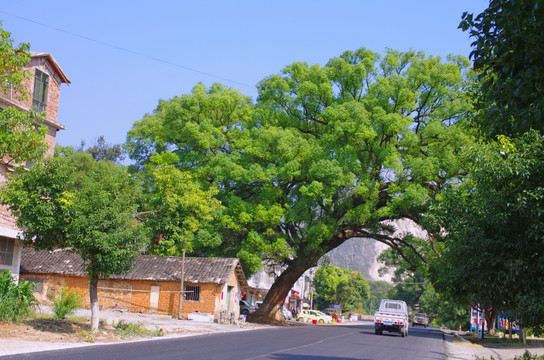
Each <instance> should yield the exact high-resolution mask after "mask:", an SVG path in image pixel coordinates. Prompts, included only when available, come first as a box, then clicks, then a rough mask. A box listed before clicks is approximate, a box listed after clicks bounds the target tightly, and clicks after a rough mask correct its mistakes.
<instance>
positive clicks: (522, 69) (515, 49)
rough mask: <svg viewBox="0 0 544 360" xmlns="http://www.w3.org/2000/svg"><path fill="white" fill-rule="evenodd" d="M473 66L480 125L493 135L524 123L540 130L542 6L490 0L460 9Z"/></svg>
mask: <svg viewBox="0 0 544 360" xmlns="http://www.w3.org/2000/svg"><path fill="white" fill-rule="evenodd" d="M459 27H460V28H462V29H463V30H465V31H466V30H469V33H470V35H471V37H473V38H474V42H473V43H472V46H473V51H472V53H471V57H472V58H473V59H474V68H475V69H476V71H477V72H478V73H479V79H480V82H481V84H480V86H479V88H478V92H477V93H475V95H476V96H477V97H478V99H479V104H478V106H479V108H480V109H481V110H482V112H481V114H480V116H479V117H478V118H476V119H475V122H476V124H477V125H478V126H479V128H480V130H481V131H482V132H483V133H484V134H486V135H489V136H490V138H494V136H496V135H500V134H505V135H510V136H515V135H517V134H522V133H524V132H526V131H528V130H529V129H536V130H540V131H541V132H542V131H544V99H543V97H542V90H543V89H544V78H543V77H542V73H543V72H544V65H543V63H542V58H543V56H544V48H543V47H542V45H541V44H542V38H543V36H544V6H542V3H541V1H540V0H491V1H490V2H489V7H488V8H487V9H486V10H485V11H484V12H482V13H481V14H479V15H477V16H474V15H473V14H468V13H465V14H464V15H463V21H462V22H461V24H460V26H459Z"/></svg>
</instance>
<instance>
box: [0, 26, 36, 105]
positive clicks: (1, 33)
mask: <svg viewBox="0 0 544 360" xmlns="http://www.w3.org/2000/svg"><path fill="white" fill-rule="evenodd" d="M1 26H2V23H1V22H0V74H1V75H0V77H1V81H0V91H2V92H5V93H9V92H10V91H12V90H13V91H14V93H15V95H16V96H18V97H21V98H27V96H28V93H27V89H25V86H24V85H23V82H24V81H25V80H27V79H30V77H31V74H30V72H29V71H28V70H26V69H24V66H25V65H26V64H27V63H28V62H29V61H30V53H29V50H30V44H28V43H21V44H19V45H17V46H14V44H13V39H12V38H11V33H9V32H8V31H5V30H4V29H3V28H2V27H1Z"/></svg>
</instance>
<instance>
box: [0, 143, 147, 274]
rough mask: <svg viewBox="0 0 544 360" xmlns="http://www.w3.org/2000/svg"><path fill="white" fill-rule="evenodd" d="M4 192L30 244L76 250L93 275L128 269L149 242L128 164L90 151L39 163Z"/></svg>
mask: <svg viewBox="0 0 544 360" xmlns="http://www.w3.org/2000/svg"><path fill="white" fill-rule="evenodd" d="M2 194H3V197H2V201H3V203H4V204H7V205H9V207H10V210H11V211H12V212H13V214H14V215H15V216H16V217H17V219H18V220H17V221H18V222H17V223H18V225H19V226H21V227H22V228H24V229H25V230H24V232H23V237H24V239H25V241H26V242H27V243H32V244H33V247H34V248H35V249H37V250H40V249H48V250H50V249H53V248H57V247H58V248H70V249H72V251H74V252H75V253H77V254H79V255H80V256H81V258H82V259H83V261H84V263H85V269H86V271H87V273H88V274H89V276H91V277H93V276H99V277H104V278H107V277H109V276H110V275H111V274H121V273H124V272H127V271H129V270H130V269H131V267H132V264H133V259H134V257H135V256H136V255H137V254H138V253H139V251H140V248H141V246H142V245H143V244H144V243H145V233H144V231H143V227H142V225H141V224H139V223H138V222H136V221H135V219H134V217H135V215H136V212H137V200H138V196H139V193H138V187H137V186H135V184H134V182H133V181H132V179H131V178H130V176H129V174H128V173H127V172H126V170H125V169H124V168H123V167H120V166H117V165H115V164H113V163H111V162H107V161H95V160H94V159H93V158H92V157H91V156H90V155H89V154H85V153H82V152H74V153H73V154H72V155H71V156H69V157H64V156H57V157H55V158H53V159H47V160H45V161H43V162H41V163H39V164H36V165H35V166H33V167H32V169H31V170H30V171H28V172H21V173H20V174H19V176H18V177H17V178H16V179H13V180H12V181H10V182H9V183H8V184H7V186H6V187H5V188H4V189H2Z"/></svg>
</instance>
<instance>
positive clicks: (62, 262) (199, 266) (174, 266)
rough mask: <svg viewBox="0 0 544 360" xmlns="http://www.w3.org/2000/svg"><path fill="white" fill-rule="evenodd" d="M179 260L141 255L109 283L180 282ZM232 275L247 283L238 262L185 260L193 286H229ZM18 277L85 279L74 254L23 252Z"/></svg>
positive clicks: (29, 249) (79, 259)
mask: <svg viewBox="0 0 544 360" xmlns="http://www.w3.org/2000/svg"><path fill="white" fill-rule="evenodd" d="M181 260H182V258H181V257H176V256H152V255H140V256H137V257H136V262H135V266H134V269H133V270H132V271H131V272H130V273H128V274H125V275H112V276H111V277H110V279H126V280H157V281H159V280H163V281H164V280H178V281H179V280H180V276H181ZM233 272H235V274H236V276H237V277H238V280H239V281H240V284H241V285H242V286H244V287H245V286H247V280H246V278H245V275H244V272H243V271H242V267H241V265H240V260H238V259H237V258H204V257H186V258H185V276H184V280H185V281H187V282H192V283H215V284H223V283H226V282H228V280H229V278H230V276H231V274H232V273H233ZM21 274H62V275H74V276H87V274H86V272H85V271H84V269H83V261H82V260H81V257H80V256H79V255H77V254H74V253H71V252H69V251H64V250H55V251H45V250H44V251H34V249H32V248H24V249H23V253H22V255H21Z"/></svg>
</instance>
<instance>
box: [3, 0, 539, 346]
mask: <svg viewBox="0 0 544 360" xmlns="http://www.w3.org/2000/svg"><path fill="white" fill-rule="evenodd" d="M460 21H461V23H460V25H459V27H460V28H461V29H462V30H463V31H466V34H467V36H470V37H471V38H472V39H473V41H474V42H473V44H472V46H473V51H472V53H471V57H470V59H467V58H464V57H462V56H450V57H448V58H446V59H441V58H437V57H434V56H429V55H426V54H423V53H421V52H417V51H407V52H401V51H395V50H391V49H388V50H386V51H385V52H384V53H383V54H378V53H375V52H373V51H370V50H368V49H366V48H364V47H361V48H358V49H355V50H347V51H345V52H343V53H341V54H338V55H337V56H334V57H332V58H331V59H330V60H329V61H328V62H327V63H326V64H324V65H309V64H307V63H305V62H294V63H292V64H291V65H288V66H286V67H285V68H283V69H281V70H280V71H279V73H277V74H271V75H270V76H267V77H266V78H264V79H263V80H262V81H261V82H260V83H259V84H258V93H259V95H258V97H257V99H256V100H255V101H253V100H252V99H250V98H249V97H247V96H245V95H243V94H242V93H241V92H240V91H238V90H236V89H233V88H230V87H227V86H224V85H222V84H213V85H211V86H210V87H206V86H204V85H203V84H197V85H196V86H195V87H194V88H193V90H192V92H191V93H189V94H181V95H179V96H173V97H172V98H171V99H169V100H161V101H160V102H159V105H158V106H157V107H156V108H155V109H154V110H152V111H150V113H148V114H147V115H145V116H144V117H143V118H142V119H141V120H139V121H135V123H134V125H133V127H132V128H131V129H130V130H129V132H128V134H127V142H126V144H124V146H123V149H124V151H126V154H127V155H128V157H129V158H130V160H131V161H132V164H131V165H130V166H128V167H126V166H123V165H120V164H119V161H118V160H119V159H121V158H122V156H124V153H123V150H122V149H121V147H119V146H117V145H113V146H110V145H108V144H106V143H105V140H104V139H103V138H101V139H99V143H98V144H97V145H96V146H92V147H90V148H88V149H87V150H85V149H84V148H83V146H82V148H81V149H77V150H75V149H72V148H61V147H58V148H57V151H56V155H55V157H54V158H53V159H47V160H44V161H38V162H37V163H36V164H35V165H33V166H32V167H31V168H30V169H29V171H22V170H23V169H19V176H18V177H16V178H15V177H14V178H12V179H10V181H8V183H7V185H6V186H5V187H3V188H2V189H1V202H2V203H3V204H5V205H7V206H9V207H10V209H11V211H12V212H13V213H14V214H15V215H16V216H17V217H18V225H19V226H20V227H21V228H23V229H25V231H24V238H25V240H26V242H27V244H29V243H33V245H34V247H35V248H36V249H52V248H56V247H61V248H65V247H70V248H72V249H73V251H74V252H76V253H78V254H79V255H80V256H81V257H82V259H84V260H85V262H86V264H87V268H86V271H87V273H88V275H89V277H90V279H91V282H90V288H89V297H90V301H91V304H92V309H93V321H92V327H91V330H92V331H98V328H99V326H98V319H99V317H98V298H97V290H96V285H97V281H98V278H99V277H102V278H107V277H108V276H110V275H112V274H121V273H124V272H128V271H130V269H131V266H132V264H133V259H134V257H135V256H136V255H137V254H138V253H140V252H141V251H142V249H145V251H146V252H147V253H151V254H155V255H181V254H187V255H198V256H229V257H230V256H233V257H238V258H240V259H241V262H242V264H243V267H244V271H245V274H246V276H250V275H251V274H252V273H254V272H255V271H257V270H258V269H259V268H260V267H261V266H262V264H263V262H265V261H269V262H272V263H274V264H277V265H279V267H281V269H282V272H281V274H279V276H278V277H277V279H276V281H275V283H274V284H273V285H272V287H271V288H270V290H269V292H268V295H267V297H266V298H265V300H264V303H263V304H262V305H261V306H260V308H259V309H258V310H257V311H256V312H255V313H253V314H252V315H250V317H249V320H258V321H265V322H274V321H278V320H279V317H280V314H281V311H277V310H278V309H279V308H280V307H281V306H282V305H283V302H284V300H285V298H286V296H287V295H288V293H289V291H290V290H291V288H292V286H293V284H294V283H295V282H296V280H297V279H298V278H299V277H300V276H301V275H302V274H304V272H305V271H306V270H308V269H309V268H312V267H314V266H316V265H318V263H319V261H320V259H322V258H323V256H324V255H325V254H326V253H327V252H329V251H331V250H332V249H334V248H336V247H338V246H340V245H341V244H343V243H344V242H345V241H347V240H348V239H350V238H361V237H363V238H370V239H374V240H376V241H379V242H382V243H384V244H387V245H388V246H389V249H388V250H387V251H385V252H384V253H382V254H381V255H380V258H379V259H380V260H381V261H382V262H383V263H384V265H385V266H386V267H390V268H395V276H394V279H393V280H394V282H395V286H394V288H392V289H391V288H389V289H388V288H387V287H384V286H382V285H380V284H379V283H376V284H370V286H369V284H368V283H366V281H364V279H362V277H360V274H355V273H349V272H345V271H343V270H340V269H334V268H331V267H321V268H320V270H319V273H318V276H317V279H316V287H319V291H318V293H319V295H320V297H318V298H317V300H318V301H324V303H323V305H325V302H326V303H327V304H332V303H337V302H339V303H342V304H343V305H344V306H345V307H346V308H351V309H358V308H359V307H362V308H363V309H368V311H371V310H372V308H373V307H377V305H378V303H377V302H378V300H380V299H382V298H384V297H385V296H387V297H392V298H397V299H401V300H405V301H406V302H407V303H408V304H410V305H412V306H413V308H414V309H415V308H416V304H417V305H418V306H417V308H418V310H419V311H421V312H426V313H427V314H428V315H429V317H430V319H431V320H432V321H433V322H432V323H433V324H436V325H445V326H448V327H450V328H453V329H458V328H459V327H461V328H462V329H467V328H468V326H469V324H468V314H467V312H468V309H469V308H470V306H473V305H475V306H477V307H478V308H479V310H482V311H484V315H485V318H486V321H487V323H488V324H489V325H490V326H489V327H490V329H492V330H491V334H490V335H493V334H492V333H493V332H494V329H495V328H496V321H497V318H498V315H499V314H503V315H507V316H508V317H509V318H510V319H512V320H514V321H516V322H518V324H519V325H520V326H521V331H520V334H521V335H520V338H519V341H520V342H522V343H524V344H525V343H526V342H527V337H526V334H527V332H529V333H531V332H532V333H534V334H536V335H538V334H540V333H543V332H544V326H543V323H542V319H543V318H544V302H542V301H541V299H542V294H544V282H542V281H541V280H540V279H541V275H542V273H544V257H543V256H542V255H541V253H542V249H543V248H544V219H543V216H542V201H543V199H544V187H543V184H542V179H543V178H544V158H543V157H542V154H543V153H544V138H543V136H542V134H543V131H544V97H543V96H542V89H543V88H544V83H543V82H544V78H543V77H542V75H541V74H542V73H544V68H543V65H542V64H543V62H542V58H543V57H544V48H543V47H542V46H537V45H540V43H541V39H542V33H543V32H544V7H542V6H541V4H540V2H539V1H538V0H491V1H490V2H489V7H488V8H487V9H486V10H485V11H484V12H482V13H481V14H476V15H474V14H464V15H463V18H462V19H461V20H460ZM2 41H3V43H2V56H3V58H6V59H8V61H11V62H12V63H13V67H10V68H9V69H8V68H5V69H0V71H3V72H6V71H7V70H9V73H10V76H11V77H12V78H13V81H14V82H15V83H17V81H19V83H20V82H21V79H23V78H24V76H25V74H24V72H23V71H22V70H21V72H20V74H19V75H20V76H19V75H18V74H17V72H18V69H20V67H21V64H23V62H22V61H23V60H25V59H26V60H28V59H27V58H24V57H21V55H19V53H25V51H27V50H28V48H29V47H28V46H26V45H25V46H22V48H21V50H17V49H16V48H15V47H13V45H12V41H11V39H10V37H9V33H6V32H3V31H2ZM4 53H5V55H4ZM1 115H2V116H3V118H2V121H1V122H0V123H1V124H11V123H10V122H9V121H8V120H10V119H13V120H14V121H15V122H13V124H15V125H10V126H12V127H15V128H17V129H23V130H22V132H20V133H14V134H16V135H13V136H15V137H14V138H13V139H12V140H13V141H11V142H10V144H15V145H16V146H15V145H13V146H11V147H10V148H4V147H0V151H1V153H0V158H4V157H9V158H11V157H13V158H16V159H18V162H22V161H23V160H30V159H33V158H36V157H39V156H40V154H42V153H43V149H42V148H41V147H40V146H41V145H40V146H38V145H35V144H40V142H39V141H38V140H39V139H38V138H34V137H28V136H27V137H25V134H26V135H28V134H29V131H30V130H28V129H29V127H28V124H32V121H30V120H29V119H28V118H25V116H23V115H21V114H20V113H16V112H13V113H12V112H11V111H7V112H6V111H3V112H2V113H1ZM4 117H5V118H4ZM25 124H26V125H25ZM25 129H26V130H25ZM40 131H42V132H43V130H39V131H38V132H35V131H34V128H33V127H32V134H33V135H32V136H36V134H37V135H40V134H41V132H40ZM10 134H11V132H10V129H8V128H6V127H5V126H3V127H0V136H2V137H3V138H4V137H7V136H8V135H10ZM17 134H18V135H17ZM40 136H41V135H40ZM29 139H30V140H32V142H31V143H32V144H33V145H32V146H30V147H29V146H28V142H29V141H30V140H29ZM4 143H5V142H0V145H3V144H4ZM42 143H43V141H42ZM6 144H7V143H6ZM42 145H43V144H42ZM25 146H26V147H28V149H29V150H32V151H31V152H30V153H21V154H22V155H21V156H19V154H18V151H19V150H18V149H22V148H25ZM33 146H36V147H33ZM21 151H22V150H21ZM17 156H19V157H17ZM25 157H26V158H28V159H25ZM399 219H409V220H411V221H412V222H413V223H414V224H417V225H418V226H419V227H420V228H421V229H422V230H424V231H425V233H426V236H422V237H421V238H420V237H417V236H414V235H413V234H401V235H399V236H395V235H394V234H395V230H396V228H395V225H394V221H395V220H399ZM150 239H153V241H150ZM104 249H107V251H106V250H104ZM97 254H99V256H98V255H97ZM6 283H7V280H6ZM25 286H26V287H28V288H27V289H26V290H25V289H21V290H19V288H17V289H18V290H16V291H15V290H13V287H12V285H9V286H8V288H9V289H11V290H6V291H5V292H4V293H3V294H4V295H2V296H5V297H6V299H7V300H6V301H11V302H12V303H15V304H21V305H20V308H21V309H20V310H16V311H15V313H8V311H10V310H9V308H8V307H7V306H4V307H6V308H8V309H7V310H2V311H4V312H6V315H5V316H6V317H5V318H6V319H10V321H21V319H23V318H24V317H25V316H28V315H27V310H25V309H26V308H25V307H24V306H26V305H25V304H32V301H31V299H27V298H26V297H25V294H26V292H30V293H31V289H30V288H29V287H30V285H25V284H24V283H23V288H24V287H25ZM19 291H20V292H19ZM375 302H376V303H375ZM29 306H30V307H31V305H29ZM65 307H68V306H65ZM17 309H19V308H17ZM272 314H274V315H272ZM2 316H4V315H2ZM122 331H129V329H124V330H122ZM130 331H132V330H130Z"/></svg>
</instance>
